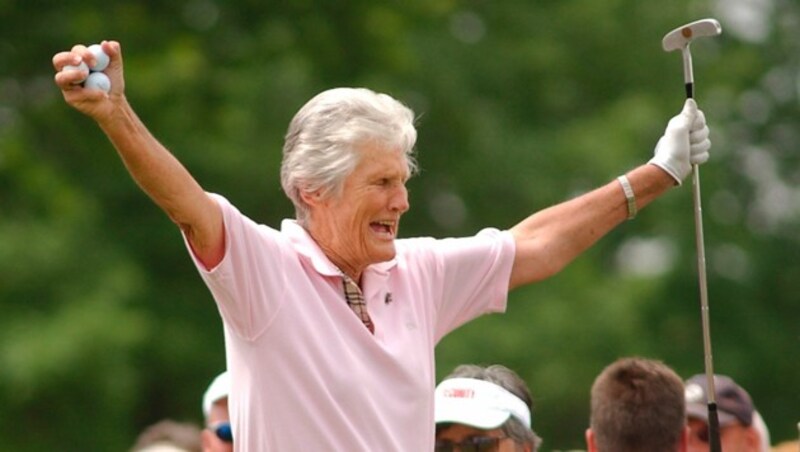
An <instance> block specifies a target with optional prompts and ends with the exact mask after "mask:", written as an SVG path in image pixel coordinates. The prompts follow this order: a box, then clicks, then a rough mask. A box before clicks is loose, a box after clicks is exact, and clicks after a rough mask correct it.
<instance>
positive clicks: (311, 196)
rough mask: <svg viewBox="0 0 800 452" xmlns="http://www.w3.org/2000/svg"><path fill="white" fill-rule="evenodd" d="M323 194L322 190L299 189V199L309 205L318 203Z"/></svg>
mask: <svg viewBox="0 0 800 452" xmlns="http://www.w3.org/2000/svg"><path fill="white" fill-rule="evenodd" d="M324 198H325V196H324V195H323V193H322V190H314V191H304V190H301V191H300V199H302V200H303V202H304V203H306V204H307V205H309V206H315V205H318V204H319V203H320V202H322V200H323V199H324Z"/></svg>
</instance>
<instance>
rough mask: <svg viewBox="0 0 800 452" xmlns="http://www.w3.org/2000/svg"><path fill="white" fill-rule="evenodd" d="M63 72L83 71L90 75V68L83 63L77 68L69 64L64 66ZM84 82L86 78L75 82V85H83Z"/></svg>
mask: <svg viewBox="0 0 800 452" xmlns="http://www.w3.org/2000/svg"><path fill="white" fill-rule="evenodd" d="M61 70H62V71H83V72H84V73H85V74H89V66H87V65H86V63H84V62H83V61H81V64H79V65H77V66H74V65H71V64H68V65H66V66H64V68H62V69H61ZM84 80H86V78H83V79H81V80H77V81H75V83H76V84H78V83H83V81H84Z"/></svg>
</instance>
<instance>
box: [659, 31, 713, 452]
mask: <svg viewBox="0 0 800 452" xmlns="http://www.w3.org/2000/svg"><path fill="white" fill-rule="evenodd" d="M720 33H722V27H721V26H720V24H719V22H718V21H716V20H715V19H701V20H698V21H695V22H691V23H688V24H686V25H683V26H681V27H678V28H676V29H674V30H672V31H670V32H669V33H667V34H666V35H665V36H664V39H662V40H661V44H662V46H663V47H664V50H665V51H667V52H672V51H673V50H680V51H681V54H682V56H683V79H684V83H685V86H686V98H687V99H693V98H694V74H693V71H692V54H691V52H690V50H689V45H690V44H691V43H692V41H693V40H694V39H695V38H702V37H708V36H718V35H719V34H720ZM692 194H693V197H694V227H695V241H696V243H697V273H698V278H699V280H700V314H701V318H702V325H703V355H704V359H705V368H706V379H707V380H708V391H706V397H707V400H708V434H709V435H708V437H709V450H710V451H711V452H721V450H722V447H721V445H720V437H719V435H720V432H719V415H718V414H717V401H716V389H715V387H714V360H713V357H712V355H711V327H710V322H709V316H708V286H707V282H706V251H705V244H704V242H703V213H702V212H703V209H702V207H701V204H700V168H699V167H698V166H697V165H696V164H693V165H692Z"/></svg>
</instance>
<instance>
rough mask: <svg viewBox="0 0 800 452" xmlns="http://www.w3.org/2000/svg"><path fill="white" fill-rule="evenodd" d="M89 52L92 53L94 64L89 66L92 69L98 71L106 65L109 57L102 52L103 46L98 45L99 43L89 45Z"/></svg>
mask: <svg viewBox="0 0 800 452" xmlns="http://www.w3.org/2000/svg"><path fill="white" fill-rule="evenodd" d="M89 52H92V55H94V60H95V63H94V66H92V68H91V69H92V71H95V72H100V71H103V70H105V68H107V67H108V63H109V61H110V59H109V58H108V55H106V53H105V52H103V48H102V47H101V46H100V44H92V45H90V46H89Z"/></svg>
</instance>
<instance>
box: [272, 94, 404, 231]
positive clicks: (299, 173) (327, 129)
mask: <svg viewBox="0 0 800 452" xmlns="http://www.w3.org/2000/svg"><path fill="white" fill-rule="evenodd" d="M416 140H417V130H416V128H415V127H414V112H413V111H411V109H410V108H408V107H406V106H405V105H403V104H402V103H400V102H399V101H397V100H396V99H394V98H393V97H391V96H389V95H387V94H381V93H376V92H374V91H371V90H369V89H366V88H334V89H330V90H327V91H323V92H321V93H320V94H317V95H316V96H314V97H313V98H312V99H311V100H309V101H308V102H307V103H306V104H305V105H304V106H303V107H302V108H301V109H300V110H299V111H298V112H297V114H296V115H295V116H294V118H293V119H292V121H291V123H290V124H289V129H288V131H287V133H286V137H285V141H284V146H283V162H282V164H281V186H282V187H283V191H284V192H285V193H286V195H287V196H288V197H289V199H290V200H291V201H292V203H293V204H294V206H295V215H296V219H297V220H298V222H299V223H301V224H304V223H305V222H306V220H307V216H308V205H307V204H306V203H305V202H304V201H303V199H302V197H301V196H300V194H301V193H302V192H308V193H313V192H317V191H320V192H321V193H322V194H323V195H334V196H338V195H340V194H341V190H342V187H343V185H344V180H345V179H346V178H347V176H348V175H350V173H351V172H352V171H353V170H354V169H355V168H356V166H357V165H358V162H359V158H360V152H361V151H362V150H363V148H364V147H365V146H367V145H373V146H375V147H377V148H380V149H382V150H385V151H387V152H389V151H395V152H397V151H399V152H402V153H404V154H405V156H406V161H407V163H408V169H409V174H413V173H414V172H415V171H416V161H415V160H414V158H413V152H414V144H415V143H416Z"/></svg>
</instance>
